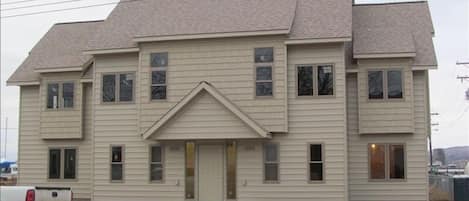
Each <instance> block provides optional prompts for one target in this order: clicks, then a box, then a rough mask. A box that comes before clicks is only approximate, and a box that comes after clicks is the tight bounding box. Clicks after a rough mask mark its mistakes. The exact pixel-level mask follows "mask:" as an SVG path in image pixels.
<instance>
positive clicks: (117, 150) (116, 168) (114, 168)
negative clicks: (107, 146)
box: [111, 145, 124, 181]
mask: <svg viewBox="0 0 469 201" xmlns="http://www.w3.org/2000/svg"><path fill="white" fill-rule="evenodd" d="M123 172H124V146H120V145H119V146H115V145H113V146H111V181H123V180H124V177H123V175H124V174H123Z"/></svg>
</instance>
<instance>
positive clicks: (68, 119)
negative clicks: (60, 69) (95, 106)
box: [38, 72, 83, 139]
mask: <svg viewBox="0 0 469 201" xmlns="http://www.w3.org/2000/svg"><path fill="white" fill-rule="evenodd" d="M79 78H80V73H79V72H73V73H48V74H42V81H41V88H40V99H39V100H40V101H41V104H40V105H39V106H38V107H39V108H40V109H41V110H40V111H41V112H40V117H41V119H40V132H41V137H42V138H43V139H81V138H82V137H83V133H82V121H81V120H82V116H81V114H82V108H81V107H82V93H81V92H82V88H81V83H80V82H79ZM57 82H58V83H59V84H60V83H63V82H73V83H74V87H75V89H74V97H73V98H74V100H73V108H62V107H59V108H58V109H48V108H47V85H48V84H49V83H57ZM59 89H60V91H62V87H60V88H59ZM59 99H61V97H59Z"/></svg>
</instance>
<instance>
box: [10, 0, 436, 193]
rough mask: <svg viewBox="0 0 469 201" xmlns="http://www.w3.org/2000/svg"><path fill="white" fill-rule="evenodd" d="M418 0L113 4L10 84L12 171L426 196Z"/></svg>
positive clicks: (174, 187) (102, 187)
mask: <svg viewBox="0 0 469 201" xmlns="http://www.w3.org/2000/svg"><path fill="white" fill-rule="evenodd" d="M433 34H434V30H433V25H432V21H431V17H430V13H429V8H428V3H427V2H412V3H388V4H373V5H369V4H368V5H352V1H351V0H288V1H287V0H236V1H234V0H197V1H189V0H179V1H174V0H135V1H127V0H123V1H121V2H120V3H119V4H118V5H117V7H116V8H115V9H114V11H113V12H112V13H111V14H110V16H109V17H108V18H107V19H106V20H104V21H94V22H73V23H61V24H56V25H54V26H53V27H52V28H51V29H50V31H49V32H48V33H47V34H46V35H45V36H44V37H43V38H42V39H41V40H40V41H39V42H38V43H37V45H36V46H35V47H34V48H33V49H32V50H31V52H30V54H29V56H28V57H27V58H26V60H25V61H24V62H23V64H22V65H21V66H19V68H18V70H17V71H16V72H15V73H14V74H13V75H12V76H11V77H10V79H9V80H8V84H9V85H16V86H20V92H21V93H20V94H21V96H20V125H19V127H20V130H19V156H18V160H19V161H18V164H19V178H18V179H19V180H18V182H19V184H20V185H40V186H68V187H71V188H72V190H73V191H74V197H75V198H76V199H78V200H89V199H91V200H94V201H128V200H132V201H148V200H159V201H184V200H198V201H220V200H238V201H267V200H274V201H286V200H292V201H324V200H327V201H348V200H350V201H365V200H369V201H380V200H382V201H385V200H386V201H389V200H399V201H424V200H428V189H427V173H426V164H427V141H426V138H427V134H428V132H429V96H428V93H429V91H428V70H430V69H436V67H437V62H436V58H435V52H434V48H433V42H432V37H433Z"/></svg>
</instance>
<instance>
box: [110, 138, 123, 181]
mask: <svg viewBox="0 0 469 201" xmlns="http://www.w3.org/2000/svg"><path fill="white" fill-rule="evenodd" d="M114 147H120V148H121V161H120V162H113V161H112V148H114ZM109 151H110V153H109V164H110V165H109V181H110V182H111V183H124V181H125V167H124V164H125V145H117V144H116V145H110V149H109ZM112 165H122V179H121V180H114V179H112Z"/></svg>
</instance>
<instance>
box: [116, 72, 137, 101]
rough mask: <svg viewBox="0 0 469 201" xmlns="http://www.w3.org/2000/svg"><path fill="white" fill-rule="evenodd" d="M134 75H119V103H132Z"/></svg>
mask: <svg viewBox="0 0 469 201" xmlns="http://www.w3.org/2000/svg"><path fill="white" fill-rule="evenodd" d="M133 85H134V74H130V73H129V74H120V75H119V101H132V99H133Z"/></svg>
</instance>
